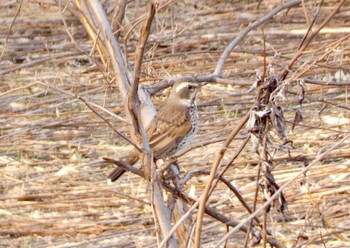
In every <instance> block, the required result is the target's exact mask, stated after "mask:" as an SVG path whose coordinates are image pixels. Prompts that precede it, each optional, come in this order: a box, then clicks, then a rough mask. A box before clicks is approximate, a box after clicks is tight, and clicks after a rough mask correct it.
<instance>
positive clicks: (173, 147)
mask: <svg viewBox="0 0 350 248" xmlns="http://www.w3.org/2000/svg"><path fill="white" fill-rule="evenodd" d="M199 86H200V85H199V84H195V83H188V82H181V83H176V84H174V86H173V88H172V89H171V92H170V95H169V97H168V99H167V100H166V102H165V103H164V105H163V106H162V107H161V108H160V109H159V111H158V112H157V114H156V115H155V116H154V118H153V120H152V121H151V122H150V123H149V125H148V126H147V128H146V133H147V137H148V141H149V145H150V148H151V150H152V152H153V156H154V158H155V159H165V158H166V157H168V156H171V155H174V154H175V153H176V152H177V151H179V150H180V149H182V148H184V147H185V146H186V145H188V144H189V143H190V142H191V141H192V140H193V138H194V136H195V134H196V133H197V130H198V110H197V104H196V95H197V92H198V89H199ZM138 160H139V152H138V151H137V150H136V149H134V150H132V151H131V153H130V154H129V156H128V157H127V158H126V160H125V162H126V163H128V164H130V165H134V164H135V163H136V162H137V161H138ZM124 172H125V170H124V169H122V168H120V167H117V168H115V169H114V170H113V171H112V173H111V174H110V175H109V176H108V179H110V180H111V181H112V182H114V181H115V180H117V179H118V178H119V177H120V176H121V175H123V174H124Z"/></svg>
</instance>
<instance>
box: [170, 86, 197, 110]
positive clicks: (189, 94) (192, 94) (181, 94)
mask: <svg viewBox="0 0 350 248" xmlns="http://www.w3.org/2000/svg"><path fill="white" fill-rule="evenodd" d="M199 88H200V84H199V83H190V82H178V83H175V84H174V86H173V88H172V89H171V92H170V96H169V99H173V100H176V101H179V102H182V103H185V104H186V105H191V104H192V103H193V102H194V101H195V99H196V95H197V92H198V90H199Z"/></svg>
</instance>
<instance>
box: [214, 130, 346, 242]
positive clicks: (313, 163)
mask: <svg viewBox="0 0 350 248" xmlns="http://www.w3.org/2000/svg"><path fill="white" fill-rule="evenodd" d="M349 138H350V133H349V134H348V135H346V136H345V137H344V138H343V139H341V140H340V141H339V142H337V143H335V144H334V145H332V146H331V147H330V148H329V149H327V150H326V151H325V152H323V153H321V154H319V155H318V156H317V157H316V158H315V159H314V160H313V161H312V162H311V163H310V164H309V165H308V166H307V167H305V168H304V169H303V170H301V171H300V172H299V173H297V174H295V175H294V176H292V177H291V178H290V179H289V180H288V181H287V182H286V183H285V184H283V185H282V186H281V187H280V188H279V189H278V190H277V191H276V192H275V193H274V194H273V195H272V196H271V197H270V199H268V200H267V201H266V202H265V203H264V204H263V205H262V206H261V207H260V208H258V209H257V210H256V211H255V212H254V213H253V214H251V215H249V217H248V218H247V219H245V220H244V221H243V222H241V223H240V224H239V225H237V226H236V227H234V228H233V229H231V230H230V231H229V232H228V233H227V234H226V235H225V236H224V237H223V238H222V239H221V240H220V241H219V242H217V243H216V245H215V247H220V245H221V244H222V243H224V242H225V240H226V239H227V238H228V237H229V236H230V235H232V234H233V233H234V232H236V231H237V230H239V228H240V227H242V226H244V225H245V224H246V223H247V222H248V221H250V220H252V219H253V218H255V217H256V216H257V215H258V214H260V213H261V211H263V210H264V209H265V208H266V207H268V206H269V205H270V204H271V203H272V202H273V201H274V200H275V199H276V198H277V197H279V196H280V194H281V193H282V191H283V190H285V189H286V188H287V187H288V186H289V185H290V184H291V183H293V182H294V181H295V179H297V178H298V177H299V176H301V175H303V174H305V173H306V172H307V171H309V170H310V169H311V168H312V167H313V166H315V165H316V164H318V163H319V162H320V161H321V160H322V159H323V158H324V157H325V156H326V155H328V154H329V153H330V152H331V151H333V150H334V149H336V148H338V147H340V146H341V145H342V144H343V143H344V142H345V141H346V140H348V139H349Z"/></svg>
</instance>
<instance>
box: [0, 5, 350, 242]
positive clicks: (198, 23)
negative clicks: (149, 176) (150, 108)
mask: <svg viewBox="0 0 350 248" xmlns="http://www.w3.org/2000/svg"><path fill="white" fill-rule="evenodd" d="M82 2H84V1H82ZM117 2H118V1H117ZM340 2H341V1H323V2H322V1H310V2H309V1H307V2H306V3H305V5H298V6H294V7H293V8H290V9H288V10H283V11H281V12H279V13H278V14H276V15H274V16H273V17H272V18H271V19H269V20H268V22H266V23H265V24H264V25H262V26H259V27H257V28H255V29H253V30H251V32H250V33H248V34H245V35H244V36H243V39H242V40H241V41H240V42H239V43H238V45H237V46H236V47H235V48H234V50H233V51H232V52H230V53H229V56H228V57H227V59H226V61H225V63H224V65H223V70H222V73H221V77H215V78H211V79H212V81H211V82H209V84H208V85H207V86H205V87H203V88H202V90H201V93H200V95H199V99H198V100H199V103H200V104H199V107H200V118H201V124H200V133H199V135H198V136H197V138H196V140H195V142H194V144H193V147H192V148H193V149H192V150H191V151H190V152H188V153H186V154H184V155H183V156H181V157H180V158H179V160H178V162H179V164H180V165H181V168H182V170H183V171H184V172H190V171H192V170H198V169H200V170H201V171H199V172H198V173H197V174H196V175H195V176H193V177H191V179H190V180H189V181H188V182H187V183H186V184H185V185H184V188H183V189H184V192H186V193H187V194H188V195H189V196H191V197H193V198H196V199H199V198H200V197H201V195H202V194H203V191H204V189H205V186H206V185H208V181H209V178H210V177H209V176H208V175H207V174H208V172H209V170H210V169H211V168H212V165H213V163H214V161H215V158H216V157H215V154H216V153H217V152H218V151H220V149H221V148H222V145H223V144H224V142H225V141H226V142H227V138H228V137H229V136H230V135H231V134H232V131H233V130H234V129H235V128H236V127H237V126H238V125H239V124H240V123H242V120H243V119H244V116H246V114H247V113H248V112H249V110H250V109H251V108H252V107H254V106H260V107H264V106H265V105H266V102H264V101H263V96H264V94H262V95H261V97H260V98H257V96H258V90H259V87H258V88H256V89H252V88H251V87H252V85H253V83H254V82H255V81H256V80H257V73H258V74H260V75H261V77H262V78H269V77H271V76H276V75H277V76H281V75H282V77H283V75H284V74H283V72H285V73H288V75H287V77H286V80H281V81H278V86H279V87H280V88H278V90H277V91H274V94H276V98H275V100H276V102H274V104H277V105H278V107H281V109H283V114H284V115H283V117H284V119H285V123H284V124H283V125H282V127H283V130H282V131H281V130H280V132H277V133H276V132H274V133H273V132H265V128H267V126H270V125H272V124H273V121H272V122H270V121H266V120H265V121H258V122H257V123H258V125H255V124H256V123H255V122H254V123H255V124H254V123H253V124H252V119H250V121H249V122H248V123H249V124H250V126H249V125H248V126H249V128H246V127H244V128H242V129H240V130H238V131H239V132H238V134H237V135H236V136H235V137H234V140H233V142H230V143H229V146H228V147H227V150H226V152H225V153H224V154H223V155H224V157H223V158H222V159H223V160H222V162H221V165H222V166H225V165H226V164H228V163H229V162H232V163H231V165H230V167H228V168H227V171H226V172H225V174H224V177H225V179H227V181H228V182H229V183H231V185H234V186H235V187H236V188H237V189H238V190H239V192H240V194H241V195H242V196H243V198H244V200H245V201H246V202H247V203H248V205H249V206H250V207H251V208H253V206H254V205H256V209H258V208H259V207H261V206H262V205H263V204H264V203H265V204H266V202H265V199H264V196H266V197H267V199H266V200H268V197H269V195H268V194H267V195H266V194H265V195H263V194H262V192H259V193H258V196H257V197H255V194H256V188H257V184H258V182H257V175H258V171H259V168H260V167H259V165H260V164H263V163H261V161H265V162H268V164H269V165H271V167H269V166H268V167H267V168H268V170H272V171H271V173H272V174H273V178H274V180H275V182H276V183H277V184H278V186H279V187H281V186H283V185H284V184H285V183H286V182H288V181H290V183H289V184H288V185H287V186H286V187H285V188H284V189H283V194H284V197H285V200H286V202H287V203H288V209H287V210H284V214H282V213H281V212H280V211H278V205H276V206H275V207H274V208H272V209H271V210H270V211H269V212H268V213H265V214H264V213H260V214H259V215H258V217H259V218H261V220H263V222H265V223H266V224H265V225H264V226H266V229H267V230H268V231H269V232H270V235H271V236H272V237H273V238H275V239H276V240H278V241H279V245H280V247H284V246H285V247H320V246H324V247H346V246H349V245H350V232H349V225H350V223H349V222H350V221H349V214H350V212H349V206H350V200H349V190H350V189H349V182H350V178H349V173H350V170H349V161H350V160H349V157H350V153H349V139H348V135H349V131H348V130H349V126H350V125H349V123H350V120H349V107H348V90H347V87H348V86H349V85H350V82H349V68H350V67H349V66H350V60H349V53H350V49H349V47H350V46H349V45H350V44H349V30H350V23H349V15H350V5H349V3H347V2H346V3H344V4H342V5H341V7H340V9H339V11H337V12H336V13H334V15H332V12H333V11H334V10H335V9H336V8H337V6H339V5H340ZM115 4H116V3H115V1H106V2H105V3H104V4H103V6H104V8H105V11H106V13H107V16H108V17H109V18H110V21H111V23H113V24H114V26H113V31H115V32H117V31H120V30H119V29H118V27H120V26H118V22H117V21H115V19H113V16H115V15H114V9H115ZM282 4H283V3H282V1H273V0H269V1H261V2H258V1H257V2H255V1H249V2H247V3H241V2H239V1H237V2H235V1H215V5H213V3H212V1H176V2H173V1H169V2H163V1H160V3H159V6H158V10H157V13H156V17H155V19H154V20H153V26H152V29H151V33H150V37H149V39H148V43H147V46H146V49H145V55H144V61H143V66H142V73H141V79H140V81H141V83H142V84H147V85H150V86H149V87H150V88H149V92H151V93H152V94H153V96H154V97H153V100H154V105H155V106H159V104H160V103H161V102H162V101H163V99H164V97H165V96H166V94H167V90H163V89H164V88H166V87H167V86H168V81H167V80H168V79H170V78H171V79H175V80H177V79H178V78H180V77H184V76H189V77H193V76H196V77H197V78H200V77H204V76H208V75H212V73H213V71H214V70H215V69H216V68H217V65H218V61H219V59H220V56H221V55H222V53H223V51H224V49H225V48H226V47H227V45H228V44H229V43H230V42H231V41H232V40H234V39H235V38H236V37H237V36H238V35H239V34H241V33H242V31H243V30H245V29H246V28H247V27H249V24H251V23H253V22H254V21H256V20H258V19H259V18H261V17H262V16H264V15H266V14H267V13H270V12H271V11H272V10H273V9H274V8H275V7H278V6H281V5H282ZM0 5H1V9H2V10H3V11H1V13H0V16H1V25H0V32H1V38H0V41H1V43H0V44H1V55H0V56H1V60H0V166H1V171H0V178H1V188H0V190H1V193H2V194H1V196H0V197H1V201H0V215H1V217H2V218H1V220H0V235H1V239H0V245H1V246H4V247H26V246H28V247H87V246H88V247H157V237H156V231H157V230H156V226H155V225H154V219H153V217H152V207H151V204H150V198H149V191H148V190H147V188H146V187H145V185H146V184H145V181H144V180H143V179H140V177H137V176H135V175H131V174H128V175H126V176H124V177H123V178H122V179H121V180H119V181H118V182H117V183H116V184H114V185H107V183H106V176H107V175H108V173H109V172H110V171H111V169H112V168H113V166H111V165H107V164H106V163H103V162H102V157H105V156H107V157H116V158H120V157H123V156H124V155H126V154H127V153H128V151H130V149H131V146H130V145H128V143H127V142H126V141H125V140H123V139H122V138H120V137H119V136H118V134H116V133H115V132H114V131H113V129H112V128H111V127H109V126H108V125H107V124H106V122H105V121H104V120H103V119H101V117H100V116H98V115H96V113H95V112H92V111H91V109H90V108H89V107H92V108H94V110H95V111H97V112H98V113H99V114H100V115H101V116H103V117H104V118H105V119H107V120H108V121H109V122H110V123H111V124H112V125H113V127H115V128H116V129H117V130H118V131H119V132H120V133H122V134H125V135H128V131H129V128H128V126H127V124H126V122H125V119H126V116H125V113H124V103H123V102H122V100H121V99H122V96H121V95H120V91H119V89H118V87H117V84H116V82H115V80H114V78H113V75H111V74H110V71H109V70H106V69H104V67H103V63H104V59H106V58H101V57H100V56H99V53H98V51H97V48H96V47H97V46H96V42H95V40H92V39H91V38H90V37H89V35H88V33H87V31H86V30H85V28H84V26H83V25H82V24H81V23H80V22H79V19H78V18H79V15H78V14H77V13H76V12H75V13H74V14H72V12H70V11H69V8H68V7H67V6H66V5H64V4H63V2H60V1H57V2H56V1H54V0H32V1H19V2H16V1H10V0H8V1H3V2H2V3H1V4H0ZM147 10H148V3H146V1H131V2H129V3H128V5H127V8H126V11H125V19H124V22H123V26H122V29H121V31H120V32H118V33H119V35H120V37H119V41H120V44H122V47H123V50H124V52H125V53H127V55H128V61H129V62H130V63H131V65H134V62H135V58H136V49H137V44H138V41H139V39H140V26H141V25H142V23H143V22H144V19H145V17H146V13H147ZM328 17H330V19H329V20H327V18H328ZM115 18H118V17H115ZM323 23H325V26H324V27H322V24H323ZM309 27H311V28H310V29H309ZM318 27H322V28H321V29H320V32H319V33H317V34H316V33H315V32H316V31H317V28H318ZM306 34H307V35H306ZM313 34H316V36H315V37H313V38H312V39H311V40H310V42H309V43H308V38H310V37H312V35H313ZM305 44H306V45H305ZM303 45H304V46H305V49H304V50H303V51H301V52H300V54H298V51H300V48H302V47H303ZM297 55H299V56H297ZM293 60H294V61H293ZM292 62H293V64H292V66H291V67H290V68H288V66H290V65H291V63H292ZM267 82H268V81H267ZM261 85H262V84H260V86H261ZM249 89H251V90H250V91H249ZM77 96H79V97H80V99H79V97H77ZM81 98H83V99H84V101H85V102H84V101H82V100H81ZM87 103H88V104H87ZM257 103H259V104H257ZM261 105H264V106H261ZM105 110H108V111H110V113H107V112H106V111H105ZM255 111H261V112H260V113H259V114H260V115H261V117H266V116H267V115H270V113H269V112H266V111H264V109H263V108H262V109H255ZM278 116H280V115H277V117H278ZM263 122H265V124H267V126H266V125H261V123H263ZM275 123H276V122H275ZM279 124H281V122H279ZM277 126H278V125H277ZM279 126H280V125H279ZM254 127H258V129H260V130H252V128H253V129H254ZM269 130H270V129H269ZM271 130H273V128H272V129H271ZM274 130H275V131H276V129H274ZM258 131H259V132H260V134H261V135H258V136H257V137H258V140H256V142H255V143H253V144H252V143H251V141H249V143H247V145H245V147H244V149H243V151H242V152H240V153H239V155H238V157H237V158H236V159H233V157H234V156H235V154H236V153H237V152H238V150H239V148H240V147H242V146H243V144H244V143H245V142H246V140H247V137H249V132H250V133H254V132H258ZM281 132H282V133H283V135H284V134H286V135H285V137H282V140H281V139H280V138H281ZM278 133H279V134H280V135H279V136H278ZM283 135H282V136H283ZM287 141H291V142H287ZM336 145H337V146H336ZM267 146H269V147H267ZM265 148H268V149H265ZM275 148H276V150H274V149H275ZM277 148H278V149H277ZM259 149H260V150H259ZM274 151H276V152H275V153H274ZM307 166H312V167H309V168H308V167H307ZM261 169H264V168H261ZM265 169H266V168H265ZM308 169H309V170H308ZM204 170H206V171H204ZM220 170H222V168H221V169H220ZM303 170H308V171H307V172H305V174H303V173H302V172H303ZM265 172H266V171H265ZM259 182H260V183H261V181H259ZM277 189H278V188H277ZM277 189H276V190H277ZM270 193H271V192H270ZM272 193H273V192H272ZM207 206H210V207H211V209H213V211H215V213H218V214H221V215H222V216H224V217H226V218H228V219H229V220H234V221H237V223H239V222H241V221H244V220H245V219H247V217H248V216H249V213H248V211H247V210H246V209H245V208H244V207H243V206H242V203H241V202H240V201H239V200H238V199H237V197H236V196H235V195H234V193H233V192H232V190H230V189H229V188H228V186H227V184H225V183H224V182H222V181H220V182H218V184H217V186H216V187H215V189H214V190H213V191H212V194H211V196H210V197H209V199H208V201H207ZM264 216H265V217H264ZM193 220H194V221H195V218H194V219H193ZM248 224H249V223H248ZM245 225H246V226H248V225H247V224H245ZM202 228H203V229H202V231H201V233H202V235H201V242H202V244H203V246H204V247H214V246H215V245H218V244H219V242H220V241H221V240H222V238H223V237H224V235H225V233H226V225H224V224H223V223H222V222H220V221H218V220H215V219H214V218H212V217H209V216H208V215H207V214H205V215H204V223H203V226H202ZM259 230H264V228H263V227H262V228H261V229H259ZM231 231H232V228H231ZM262 234H266V232H264V231H262ZM245 239H246V235H245V233H243V232H240V231H236V232H234V233H233V234H231V235H230V236H229V238H228V246H229V247H235V245H236V246H237V247H243V245H244V244H245ZM268 241H269V240H268ZM263 243H264V242H263V241H262V242H261V243H260V245H261V246H263ZM218 247H223V245H222V244H220V245H218Z"/></svg>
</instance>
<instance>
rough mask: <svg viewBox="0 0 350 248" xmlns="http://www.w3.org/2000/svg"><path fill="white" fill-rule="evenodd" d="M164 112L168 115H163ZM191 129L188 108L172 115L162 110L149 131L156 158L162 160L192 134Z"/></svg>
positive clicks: (148, 134) (173, 112) (175, 111)
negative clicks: (161, 158)
mask: <svg viewBox="0 0 350 248" xmlns="http://www.w3.org/2000/svg"><path fill="white" fill-rule="evenodd" d="M163 111H167V113H166V114H163V113H162V112H163ZM184 113H187V114H184ZM191 128H192V124H191V122H190V115H189V114H188V111H187V108H186V109H177V110H174V111H172V112H171V113H169V111H168V110H167V109H160V110H159V112H158V113H157V115H156V116H155V117H154V119H153V121H152V122H151V123H150V125H149V128H148V129H147V136H148V139H149V142H150V147H151V149H152V151H153V154H154V157H155V158H160V157H162V156H164V155H166V154H167V153H168V152H169V151H170V150H171V149H173V148H174V147H175V146H176V145H177V144H178V143H179V142H180V141H181V140H182V139H183V138H184V137H185V136H186V135H187V134H188V133H189V132H190V130H191Z"/></svg>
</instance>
